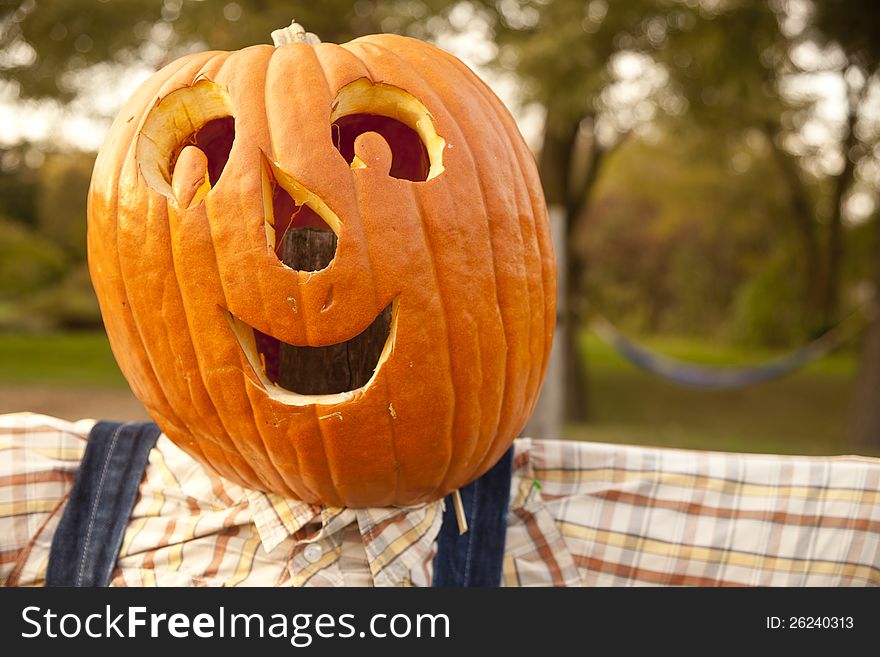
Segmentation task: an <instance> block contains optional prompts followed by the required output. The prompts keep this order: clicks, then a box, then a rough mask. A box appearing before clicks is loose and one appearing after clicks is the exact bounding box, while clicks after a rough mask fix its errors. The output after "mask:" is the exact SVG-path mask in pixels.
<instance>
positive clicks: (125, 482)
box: [46, 422, 160, 586]
mask: <svg viewBox="0 0 880 657" xmlns="http://www.w3.org/2000/svg"><path fill="white" fill-rule="evenodd" d="M159 433H160V431H159V427H157V426H156V425H155V424H153V423H152V422H149V423H138V424H135V423H129V424H119V423H116V422H98V423H97V424H96V425H95V426H94V428H93V429H92V431H91V433H90V434H89V440H88V443H86V450H85V454H84V455H83V459H82V462H81V463H80V466H79V471H78V472H77V473H76V480H75V481H74V483H73V488H72V489H71V491H70V497H69V498H68V500H67V506H66V507H65V509H64V514H63V515H62V517H61V521H60V522H59V524H58V529H57V530H56V532H55V536H54V537H53V539H52V548H51V550H50V552H49V566H48V568H47V570H46V586H107V585H108V584H109V583H110V576H111V574H112V573H113V569H114V567H115V565H116V557H117V556H118V554H119V549H120V548H121V547H122V538H123V535H124V534H125V528H126V527H127V526H128V518H129V515H130V514H131V510H132V508H133V507H134V503H135V500H136V498H137V492H138V486H139V485H140V482H141V479H142V478H143V476H144V470H145V469H146V467H147V460H148V458H149V455H150V450H151V449H152V448H153V446H154V445H155V444H156V440H157V439H158V438H159Z"/></svg>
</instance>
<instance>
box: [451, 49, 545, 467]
mask: <svg viewBox="0 0 880 657" xmlns="http://www.w3.org/2000/svg"><path fill="white" fill-rule="evenodd" d="M452 64H453V65H454V66H457V67H458V68H461V67H463V66H464V64H460V65H459V64H456V63H455V62H452ZM468 84H469V85H470V86H471V88H472V89H474V90H475V92H476V93H478V94H480V95H481V96H482V97H483V99H484V101H485V102H484V105H486V106H487V107H486V110H488V113H489V116H488V117H487V118H488V119H490V120H489V123H491V124H492V129H493V130H494V131H495V133H496V135H498V137H499V139H500V140H501V142H502V143H506V144H509V147H510V150H511V151H512V155H513V156H514V157H513V158H507V161H508V163H509V165H510V167H511V169H512V170H513V171H515V172H516V177H517V178H518V179H519V181H520V189H521V190H525V191H526V193H527V192H528V186H527V184H526V180H525V176H524V174H523V170H522V166H521V165H520V163H519V157H518V156H519V152H518V149H517V148H516V146H515V145H514V144H513V143H512V141H511V140H510V139H509V138H508V135H507V133H506V132H502V131H501V130H500V129H499V125H500V126H508V124H507V122H506V121H505V119H504V117H502V116H501V115H500V112H499V108H498V104H497V103H493V102H492V99H491V98H490V97H489V96H488V94H487V93H486V88H485V85H484V84H480V85H478V84H477V83H476V82H475V81H474V80H472V79H468ZM493 117H494V118H495V119H496V121H492V120H491V119H492V118H493ZM508 127H509V126H508ZM510 159H513V163H510ZM528 200H529V206H530V207H529V210H530V211H531V212H530V214H532V218H531V219H532V223H533V224H534V223H535V218H534V207H531V197H530V196H528ZM516 205H517V215H518V216H517V222H516V223H517V228H518V230H519V237H520V244H521V246H522V252H523V259H524V260H525V259H528V258H529V257H530V256H529V251H531V252H532V253H533V254H534V256H535V257H536V259H537V261H538V263H539V264H541V265H542V267H543V262H542V260H543V259H542V258H541V253H540V248H539V246H538V244H537V235H535V236H534V237H535V239H532V240H529V241H527V240H526V238H525V235H524V234H523V225H522V224H523V221H522V219H521V217H522V216H523V210H524V208H523V207H522V206H521V205H520V195H519V194H517V195H516ZM528 269H529V268H527V270H526V273H528ZM530 278H531V277H528V276H527V280H526V289H527V290H528V299H529V314H528V316H529V331H528V332H529V339H528V345H529V356H530V360H531V352H532V347H533V342H534V339H535V338H534V328H535V326H534V324H535V322H534V320H533V319H532V317H533V306H534V304H533V299H534V296H535V295H534V293H533V290H532V288H533V286H534V284H533V283H532V281H531V280H529V279H530ZM541 288H543V286H541ZM544 305H545V303H544V299H543V298H542V299H541V317H542V318H543V317H544ZM542 323H543V321H542ZM542 342H543V340H542ZM542 351H543V349H542ZM538 374H540V372H539V371H537V370H536V368H534V367H530V368H529V371H528V379H527V390H528V393H527V395H525V396H524V397H523V399H522V408H521V409H520V412H519V413H518V415H520V416H523V415H525V417H526V419H525V420H524V421H523V426H525V421H526V420H527V418H528V415H530V414H531V412H530V408H529V407H531V406H532V405H533V404H534V402H535V401H536V400H537V394H538V390H537V388H538V387H539V386H538V385H537V384H539V383H540V382H541V381H542V380H543V375H541V376H538ZM536 382H537V384H536ZM520 431H522V426H521V427H519V428H518V429H517V431H516V433H519V432H520ZM492 451H493V450H491V449H490V450H489V452H488V453H487V455H486V456H487V457H489V456H491V455H492V454H491V452H492ZM484 466H486V467H488V466H487V465H486V463H485V461H484V462H483V463H481V465H480V468H482V467H484Z"/></svg>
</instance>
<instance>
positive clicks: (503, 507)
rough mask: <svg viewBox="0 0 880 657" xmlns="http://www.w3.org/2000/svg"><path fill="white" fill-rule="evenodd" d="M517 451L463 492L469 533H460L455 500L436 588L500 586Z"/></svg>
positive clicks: (440, 546)
mask: <svg viewBox="0 0 880 657" xmlns="http://www.w3.org/2000/svg"><path fill="white" fill-rule="evenodd" d="M512 467H513V447H511V448H510V449H508V450H507V452H505V453H504V456H502V457H501V459H500V460H499V461H498V463H496V464H495V465H494V466H493V467H492V469H491V470H489V471H488V472H487V473H486V474H484V475H483V476H482V477H480V478H479V479H476V480H474V481H472V482H471V483H470V484H468V485H467V486H465V487H464V488H462V489H461V490H460V491H459V492H460V493H461V501H462V504H463V506H464V512H465V517H466V518H467V521H468V531H467V532H465V533H464V534H459V532H458V521H457V519H456V517H455V508H454V506H453V504H452V498H451V496H450V497H448V498H446V511H445V512H444V513H443V526H442V527H441V528H440V534H439V535H438V537H437V555H436V556H435V557H434V584H433V585H434V586H472V587H477V586H499V585H500V584H501V566H502V564H503V562H504V539H505V537H506V535H507V513H508V505H509V502H510V477H511V470H512Z"/></svg>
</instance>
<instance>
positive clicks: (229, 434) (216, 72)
mask: <svg viewBox="0 0 880 657" xmlns="http://www.w3.org/2000/svg"><path fill="white" fill-rule="evenodd" d="M236 54H238V53H236V52H229V51H219V54H218V55H216V56H215V57H212V58H211V59H210V60H208V61H206V62H204V63H203V65H202V67H201V68H200V69H199V72H198V73H197V75H196V78H201V77H204V78H206V79H209V80H212V81H214V82H216V80H217V79H219V78H221V77H223V70H224V68H225V67H226V65H227V64H228V63H229V62H230V61H231V60H233V59H235V57H234V55H236ZM216 83H217V84H220V83H219V82H216ZM223 86H227V87H228V85H223ZM204 204H205V205H204V207H205V218H206V219H207V217H208V216H209V211H208V208H209V206H213V205H214V200H213V197H212V198H210V199H209V198H208V197H206V198H205V199H204ZM166 213H167V209H166ZM207 223H208V230H209V233H212V231H211V225H210V224H211V222H210V221H208V222H207ZM211 254H212V256H213V261H214V264H215V268H216V271H217V279H218V281H219V282H220V288H221V290H222V293H223V298H224V300H225V299H226V289H225V285H224V284H223V278H222V277H221V276H220V275H219V273H220V263H219V260H218V258H217V251H216V249H215V248H214V240H213V238H212V240H211ZM172 263H173V258H172ZM174 269H175V277H176V278H177V280H178V286H180V276H179V274H178V272H177V267H176V266H175V267H174ZM181 305H182V307H183V311H184V315H185V316H186V318H187V325H188V326H189V325H190V323H189V316H190V314H191V313H190V308H189V305H188V303H186V302H184V301H182V303H181ZM190 344H192V339H191V338H190ZM193 349H194V351H195V346H194V345H193ZM196 363H197V366H198V370H199V373H200V376H201V379H202V383H203V386H204V388H205V392H206V394H207V396H208V398H209V399H210V401H211V403H212V404H213V406H214V408H215V409H217V407H218V404H217V400H216V395H215V394H213V393H212V392H211V391H210V389H209V386H208V385H207V382H206V379H205V370H204V369H203V365H202V363H201V361H200V359H199V358H198V356H197V355H196ZM216 418H217V421H218V422H219V423H220V425H221V426H222V427H223V429H224V432H225V434H226V438H227V440H228V442H229V443H230V444H232V445H233V446H234V447H235V450H228V449H225V450H224V452H223V453H224V456H225V453H226V451H228V452H230V453H235V452H238V453H239V454H247V451H246V450H245V451H243V450H242V449H241V445H240V441H239V440H238V439H237V437H236V434H237V432H235V431H230V429H229V427H228V426H227V424H226V422H224V420H223V417H222V414H220V413H217V414H216ZM251 419H252V420H253V418H251ZM253 426H254V431H255V432H256V434H257V435H258V437H259V438H260V445H261V446H262V447H263V451H265V452H266V457H267V459H268V460H269V462H270V463H272V459H271V457H269V454H268V448H267V445H266V443H265V441H264V440H263V436H262V434H261V433H260V432H259V428H258V427H257V425H256V422H255V421H254V422H253ZM245 442H247V441H245ZM227 461H228V459H227ZM230 465H232V464H230ZM245 465H246V466H247V467H248V469H249V470H250V471H251V472H253V475H254V476H253V477H241V473H240V470H239V468H237V467H235V466H232V467H233V469H234V470H235V471H236V472H238V473H239V477H241V478H242V480H243V481H254V479H255V478H256V480H258V481H259V482H260V483H261V484H263V485H264V486H266V487H267V488H268V487H270V486H268V485H267V481H266V480H265V479H264V477H263V476H261V475H260V474H259V473H257V471H256V470H255V469H254V468H251V467H250V465H249V464H248V463H247V461H245ZM273 465H274V464H273ZM273 469H274V468H273ZM279 478H280V479H281V481H282V482H284V483H285V485H286V484H287V482H286V481H284V479H283V477H280V473H279Z"/></svg>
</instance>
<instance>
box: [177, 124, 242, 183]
mask: <svg viewBox="0 0 880 657" xmlns="http://www.w3.org/2000/svg"><path fill="white" fill-rule="evenodd" d="M234 139H235V119H233V118H232V117H231V116H224V117H222V118H219V119H213V120H211V121H208V122H207V123H206V124H205V125H203V126H202V127H201V128H199V129H198V130H197V131H196V132H194V133H193V134H191V135H190V136H189V137H188V138H187V140H186V141H185V142H184V143H183V144H182V146H183V148H185V147H186V146H188V145H192V146H195V147H196V148H198V149H199V150H200V151H202V152H203V153H204V154H205V158H206V159H207V173H208V179H209V181H210V183H211V186H212V187H213V186H214V185H216V184H217V181H218V180H220V174H221V173H223V168H224V167H225V166H226V162H227V161H228V160H229V152H230V151H231V150H232V142H233V141H234ZM183 148H181V150H183ZM178 155H179V152H178ZM176 165H177V158H176V157H175V159H174V162H172V164H171V177H172V180H173V179H174V177H175V175H174V168H175V166H176Z"/></svg>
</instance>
